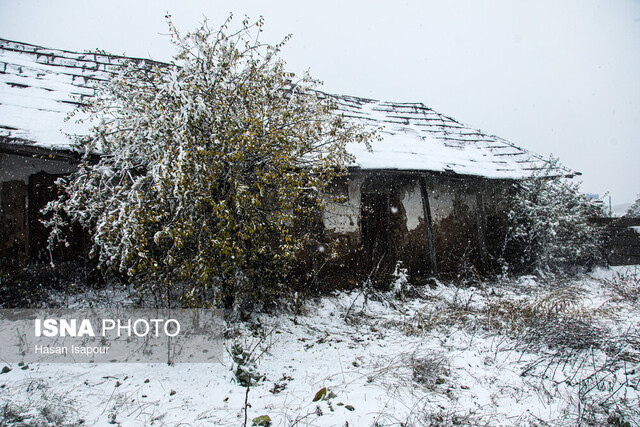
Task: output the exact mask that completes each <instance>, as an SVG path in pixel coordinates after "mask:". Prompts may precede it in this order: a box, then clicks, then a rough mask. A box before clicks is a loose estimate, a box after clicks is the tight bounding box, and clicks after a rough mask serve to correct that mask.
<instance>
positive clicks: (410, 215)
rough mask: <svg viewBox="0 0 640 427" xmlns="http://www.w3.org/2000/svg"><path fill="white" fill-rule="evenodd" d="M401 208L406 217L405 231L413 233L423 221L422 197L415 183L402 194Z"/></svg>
mask: <svg viewBox="0 0 640 427" xmlns="http://www.w3.org/2000/svg"><path fill="white" fill-rule="evenodd" d="M402 206H403V207H404V211H405V215H406V221H407V231H413V230H415V229H416V228H418V225H420V220H421V219H422V220H424V209H423V207H422V195H421V194H420V186H419V185H418V183H417V182H414V183H413V185H412V186H410V187H408V188H405V189H404V191H403V192H402Z"/></svg>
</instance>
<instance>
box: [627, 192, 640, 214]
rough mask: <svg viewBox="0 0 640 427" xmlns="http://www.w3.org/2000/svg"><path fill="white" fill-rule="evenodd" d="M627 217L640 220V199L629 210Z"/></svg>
mask: <svg viewBox="0 0 640 427" xmlns="http://www.w3.org/2000/svg"><path fill="white" fill-rule="evenodd" d="M626 216H630V217H633V218H640V197H639V198H638V199H637V200H636V201H635V202H634V203H633V204H632V205H631V206H629V209H628V210H627V213H626Z"/></svg>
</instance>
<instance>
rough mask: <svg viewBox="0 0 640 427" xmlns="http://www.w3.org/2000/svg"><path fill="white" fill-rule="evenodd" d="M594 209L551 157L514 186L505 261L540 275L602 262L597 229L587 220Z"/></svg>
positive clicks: (578, 185) (596, 213)
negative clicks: (542, 166)
mask: <svg viewBox="0 0 640 427" xmlns="http://www.w3.org/2000/svg"><path fill="white" fill-rule="evenodd" d="M600 211H601V208H600V207H599V206H597V205H596V204H595V203H593V201H591V200H589V199H588V198H587V197H585V195H584V194H582V193H581V192H580V183H579V182H573V181H572V180H571V179H569V178H566V177H564V176H562V170H561V168H560V167H559V165H558V162H557V160H555V159H551V160H550V161H549V163H548V166H547V167H546V168H543V169H541V170H538V171H536V172H535V173H534V174H533V176H532V177H531V178H529V179H525V180H523V181H521V182H520V183H519V184H518V185H517V190H516V193H515V196H514V198H513V200H512V205H511V210H510V212H509V222H510V226H509V230H508V234H507V236H508V238H507V246H506V252H507V253H506V254H505V257H506V258H507V259H509V260H510V261H511V262H512V264H513V265H514V266H515V267H516V268H517V269H520V270H523V269H524V270H528V271H537V272H541V273H548V272H552V273H558V272H567V271H576V269H580V268H582V267H589V266H591V265H593V264H594V263H595V262H598V261H601V259H602V244H603V240H602V237H603V236H602V230H601V229H600V228H599V227H598V226H597V225H595V224H593V223H592V222H591V221H590V218H594V217H597V216H600V215H601V212H600Z"/></svg>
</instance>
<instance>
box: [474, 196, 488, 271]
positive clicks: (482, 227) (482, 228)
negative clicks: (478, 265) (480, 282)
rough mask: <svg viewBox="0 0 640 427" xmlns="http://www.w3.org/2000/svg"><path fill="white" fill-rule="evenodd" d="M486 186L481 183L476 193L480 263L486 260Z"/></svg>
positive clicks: (484, 262)
mask: <svg viewBox="0 0 640 427" xmlns="http://www.w3.org/2000/svg"><path fill="white" fill-rule="evenodd" d="M485 188H486V186H485V185H484V184H483V185H482V188H481V189H480V191H478V192H477V193H476V212H477V216H478V250H479V251H480V259H481V260H482V264H486V262H487V232H486V228H487V227H486V221H485V216H484V190H485Z"/></svg>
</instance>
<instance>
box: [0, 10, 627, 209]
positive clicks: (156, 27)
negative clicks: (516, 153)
mask: <svg viewBox="0 0 640 427" xmlns="http://www.w3.org/2000/svg"><path fill="white" fill-rule="evenodd" d="M167 11H168V12H169V13H170V14H171V15H173V18H174V22H175V23H176V25H177V26H178V27H179V28H180V29H181V30H183V31H188V30H191V29H194V28H195V27H196V26H197V25H198V23H199V22H201V21H202V19H203V18H204V17H205V16H206V17H207V18H208V19H209V20H210V21H211V24H212V26H214V25H215V26H217V25H219V24H220V23H222V21H223V20H224V19H225V18H226V16H227V15H228V13H229V12H234V14H235V16H236V18H237V19H236V21H238V22H239V21H240V20H241V18H242V16H243V15H245V14H247V15H249V16H250V17H252V18H254V17H255V18H257V17H258V16H260V15H262V16H264V17H265V21H266V22H265V33H264V37H263V41H265V42H270V43H276V42H279V41H280V40H281V39H282V38H283V37H284V36H285V35H286V34H288V33H292V34H293V38H292V39H291V41H290V42H289V43H288V45H287V47H285V49H284V50H283V52H282V57H283V58H284V59H285V60H286V61H287V63H288V65H289V68H290V70H291V71H295V72H296V73H300V72H302V71H304V70H306V69H310V71H311V74H312V75H313V76H314V77H316V78H319V79H321V80H323V81H324V86H323V89H324V90H325V91H327V92H332V93H342V94H349V95H356V96H362V97H367V98H374V99H383V100H388V101H401V102H423V103H424V104H426V105H427V106H429V107H431V108H433V109H435V110H437V111H439V112H440V113H443V114H445V115H448V116H450V117H453V118H454V119H457V120H459V121H461V122H464V123H466V124H468V125H471V126H473V127H476V128H479V129H481V130H483V131H484V132H487V133H490V134H495V135H498V136H500V137H503V138H505V139H507V140H509V141H510V142H512V143H514V144H516V145H519V146H521V147H523V148H526V149H529V150H531V151H534V152H537V153H539V154H542V155H544V156H549V155H550V154H553V155H554V156H556V157H559V158H560V160H561V161H562V163H563V164H565V165H566V166H567V167H569V168H572V169H574V170H577V171H580V172H582V173H583V176H582V177H581V178H580V179H581V180H582V181H583V185H582V189H583V191H585V192H588V193H598V194H600V195H601V196H602V195H604V194H605V193H606V192H607V191H609V192H610V194H611V196H612V199H613V204H614V205H615V204H618V203H624V202H631V201H633V200H635V198H636V195H637V194H638V193H640V0H615V1H613V0H608V1H595V0H575V1H559V0H549V1H547V0H536V1H527V2H520V1H513V0H504V1H478V0H468V1H462V0H448V1H444V0H443V1H425V0H422V1H397V0H396V1H375V0H368V1H354V0H340V1H333V0H323V1H316V2H305V1H301V0H298V1H273V0H271V1H264V0H262V1H214V0H208V1H204V0H203V1H196V0H182V1H165V0H149V1H136V0H127V1H122V0H109V1H102V2H96V1H88V0H81V1H77V0H65V1H63V0H42V1H38V0H15V1H13V0H0V37H2V38H8V39H12V40H17V41H22V42H28V43H34V44H39V45H43V46H46V47H52V48H59V49H68V50H77V51H83V50H88V49H95V48H100V49H105V50H107V51H109V52H111V53H118V54H126V55H130V56H138V57H149V58H152V59H156V60H168V59H170V58H171V55H172V54H173V48H172V46H171V45H170V43H169V39H168V37H167V35H166V33H167V25H166V21H165V18H164V15H165V13H166V12H167Z"/></svg>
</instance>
